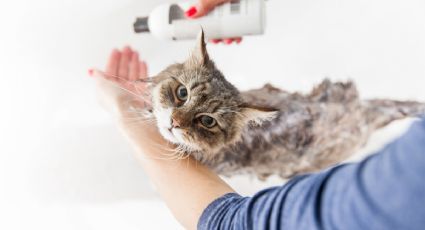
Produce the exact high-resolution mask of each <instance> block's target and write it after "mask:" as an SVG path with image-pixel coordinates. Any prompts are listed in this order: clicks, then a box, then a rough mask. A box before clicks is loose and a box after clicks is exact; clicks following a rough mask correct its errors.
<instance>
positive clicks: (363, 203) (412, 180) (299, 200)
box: [198, 119, 425, 230]
mask: <svg viewBox="0 0 425 230" xmlns="http://www.w3.org/2000/svg"><path fill="white" fill-rule="evenodd" d="M424 227H425V119H423V120H422V121H418V122H415V123H414V124H413V125H412V126H411V127H410V129H409V130H408V131H407V132H406V133H405V134H404V135H403V136H402V137H400V138H399V139H397V140H395V141H394V142H392V143H390V144H388V145H387V146H386V147H385V148H383V149H382V150H381V151H380V152H378V153H377V154H374V155H372V156H370V157H369V158H367V159H365V160H363V161H362V162H359V163H355V164H345V165H340V166H337V167H334V168H331V169H328V170H326V171H323V172H321V173H317V174H311V175H304V176H298V177H296V178H294V179H292V180H290V181H289V182H288V183H286V184H285V185H283V186H280V187H273V188H269V189H266V190H263V191H260V192H258V193H257V194H255V195H254V196H252V197H242V196H240V195H238V194H236V193H229V194H226V195H224V196H222V197H220V198H218V199H216V200H215V201H213V202H212V203H211V204H209V206H208V207H207V208H206V209H205V210H204V212H203V214H202V215H201V217H200V219H199V222H198V229H285V230H290V229H424Z"/></svg>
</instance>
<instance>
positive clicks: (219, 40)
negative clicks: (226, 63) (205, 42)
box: [210, 39, 222, 44]
mask: <svg viewBox="0 0 425 230" xmlns="http://www.w3.org/2000/svg"><path fill="white" fill-rule="evenodd" d="M221 41H222V40H221V39H211V40H210V42H211V43H213V44H218V43H220V42H221Z"/></svg>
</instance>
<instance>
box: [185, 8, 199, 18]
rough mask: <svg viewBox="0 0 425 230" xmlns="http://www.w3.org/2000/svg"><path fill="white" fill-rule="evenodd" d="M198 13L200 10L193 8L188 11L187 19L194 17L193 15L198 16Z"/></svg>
mask: <svg viewBox="0 0 425 230" xmlns="http://www.w3.org/2000/svg"><path fill="white" fill-rule="evenodd" d="M196 12H198V10H197V9H196V7H194V6H192V7H190V8H189V9H188V10H187V11H186V13H185V14H186V17H189V18H190V17H192V16H193V15H195V14H196Z"/></svg>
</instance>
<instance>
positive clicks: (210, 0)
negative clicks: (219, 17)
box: [186, 0, 242, 45]
mask: <svg viewBox="0 0 425 230" xmlns="http://www.w3.org/2000/svg"><path fill="white" fill-rule="evenodd" d="M225 2H230V0H199V1H198V3H197V4H196V5H194V6H192V7H190V8H189V9H188V10H187V11H186V17H188V18H199V17H202V16H204V15H206V14H207V13H208V12H210V11H211V10H212V9H213V8H214V7H216V6H217V5H220V4H223V3H225ZM241 41H242V38H241V37H237V38H223V39H212V40H210V42H211V43H214V44H218V43H220V42H223V43H224V44H227V45H229V44H232V43H233V42H235V43H237V44H239V43H240V42H241Z"/></svg>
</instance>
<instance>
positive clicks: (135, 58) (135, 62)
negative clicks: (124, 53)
mask: <svg viewBox="0 0 425 230" xmlns="http://www.w3.org/2000/svg"><path fill="white" fill-rule="evenodd" d="M138 78H139V53H137V52H133V54H132V55H131V61H130V68H129V77H128V79H129V80H130V81H135V80H137V79H138Z"/></svg>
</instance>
